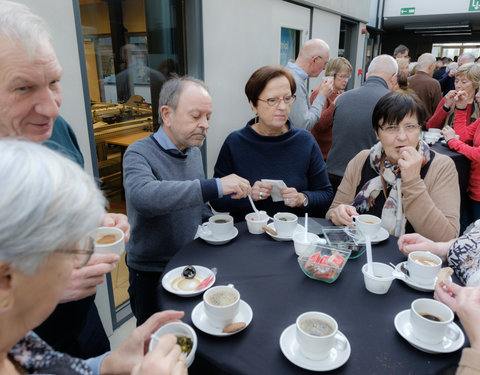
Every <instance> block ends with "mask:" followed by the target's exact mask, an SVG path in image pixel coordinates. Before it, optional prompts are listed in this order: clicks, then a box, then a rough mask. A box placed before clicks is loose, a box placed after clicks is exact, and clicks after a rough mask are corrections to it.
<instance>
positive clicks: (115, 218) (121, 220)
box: [102, 213, 130, 242]
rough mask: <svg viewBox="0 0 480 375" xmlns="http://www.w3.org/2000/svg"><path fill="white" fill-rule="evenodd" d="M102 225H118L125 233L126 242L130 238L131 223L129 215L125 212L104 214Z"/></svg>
mask: <svg viewBox="0 0 480 375" xmlns="http://www.w3.org/2000/svg"><path fill="white" fill-rule="evenodd" d="M102 225H103V226H104V227H117V228H119V229H121V230H122V231H123V233H125V242H128V241H129V239H130V224H129V222H128V218H127V216H125V215H124V214H115V213H107V214H105V215H104V216H103V219H102Z"/></svg>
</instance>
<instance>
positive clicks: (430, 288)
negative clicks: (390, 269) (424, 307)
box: [395, 261, 452, 292]
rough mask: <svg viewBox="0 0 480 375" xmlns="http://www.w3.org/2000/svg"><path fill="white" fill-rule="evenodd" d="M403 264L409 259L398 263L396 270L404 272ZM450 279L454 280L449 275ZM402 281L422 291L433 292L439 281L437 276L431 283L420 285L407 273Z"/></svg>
mask: <svg viewBox="0 0 480 375" xmlns="http://www.w3.org/2000/svg"><path fill="white" fill-rule="evenodd" d="M402 264H403V265H406V264H407V261H404V262H400V263H398V264H397V265H396V266H395V271H398V272H400V273H403V272H402V269H401V267H402ZM449 280H450V281H452V278H451V277H449ZM402 281H403V282H404V283H405V284H407V285H408V286H409V287H410V288H413V289H415V290H418V291H420V292H433V291H434V290H435V284H436V283H437V278H436V277H435V280H434V281H433V283H432V284H431V285H420V284H418V283H417V282H416V281H413V280H412V279H410V278H409V277H408V276H407V275H405V278H404V279H402Z"/></svg>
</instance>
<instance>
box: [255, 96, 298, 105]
mask: <svg viewBox="0 0 480 375" xmlns="http://www.w3.org/2000/svg"><path fill="white" fill-rule="evenodd" d="M295 99H296V97H295V95H287V96H284V97H283V98H268V99H260V98H258V100H260V101H262V102H265V103H267V104H268V105H269V106H270V107H276V106H277V105H279V104H280V102H281V101H283V102H284V103H285V104H286V105H290V104H293V102H294V101H295Z"/></svg>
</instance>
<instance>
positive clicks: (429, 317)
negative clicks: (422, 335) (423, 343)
mask: <svg viewBox="0 0 480 375" xmlns="http://www.w3.org/2000/svg"><path fill="white" fill-rule="evenodd" d="M419 314H420V315H421V316H423V317H424V318H425V319H428V320H433V321H434V322H442V321H443V319H441V318H439V317H438V316H435V315H432V314H429V313H422V312H421V313H419Z"/></svg>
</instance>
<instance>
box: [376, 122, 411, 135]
mask: <svg viewBox="0 0 480 375" xmlns="http://www.w3.org/2000/svg"><path fill="white" fill-rule="evenodd" d="M419 128H420V125H418V124H409V125H405V126H398V125H384V126H381V127H380V129H382V130H383V131H384V132H385V133H387V134H390V135H393V134H398V133H399V132H400V129H403V131H404V132H405V133H407V134H411V133H414V132H416V131H417V130H418V129H419Z"/></svg>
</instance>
